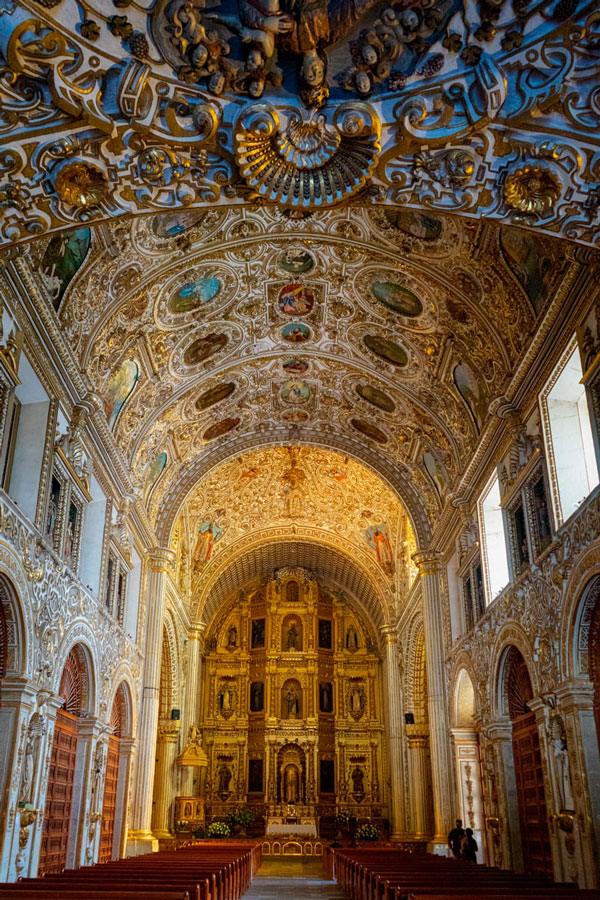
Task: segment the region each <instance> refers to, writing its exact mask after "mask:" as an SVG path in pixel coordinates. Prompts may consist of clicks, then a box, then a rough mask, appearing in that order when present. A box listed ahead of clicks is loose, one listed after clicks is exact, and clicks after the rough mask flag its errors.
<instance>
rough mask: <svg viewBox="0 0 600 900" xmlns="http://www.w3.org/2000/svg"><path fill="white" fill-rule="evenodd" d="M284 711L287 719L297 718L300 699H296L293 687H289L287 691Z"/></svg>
mask: <svg viewBox="0 0 600 900" xmlns="http://www.w3.org/2000/svg"><path fill="white" fill-rule="evenodd" d="M285 703H286V712H287V717H286V718H288V719H296V718H298V714H299V712H300V701H299V699H298V694H297V693H296V691H295V690H294V688H293V687H291V688H290V689H289V691H288V692H287V695H286V698H285Z"/></svg>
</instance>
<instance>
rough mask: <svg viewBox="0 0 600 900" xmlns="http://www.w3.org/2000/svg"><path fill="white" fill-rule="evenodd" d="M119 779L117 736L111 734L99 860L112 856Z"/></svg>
mask: <svg viewBox="0 0 600 900" xmlns="http://www.w3.org/2000/svg"><path fill="white" fill-rule="evenodd" d="M118 781H119V738H118V737H114V735H111V736H110V737H109V739H108V753H107V756H106V776H105V780H104V801H103V803H102V830H101V832H100V851H99V854H98V861H99V862H108V860H109V859H111V858H112V851H113V839H114V834H115V814H116V811H117V786H118Z"/></svg>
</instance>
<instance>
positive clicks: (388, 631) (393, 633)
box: [379, 625, 398, 644]
mask: <svg viewBox="0 0 600 900" xmlns="http://www.w3.org/2000/svg"><path fill="white" fill-rule="evenodd" d="M379 633H380V634H381V636H382V638H383V642H384V644H395V643H397V641H398V632H397V630H396V626H395V625H382V626H381V628H380V629H379Z"/></svg>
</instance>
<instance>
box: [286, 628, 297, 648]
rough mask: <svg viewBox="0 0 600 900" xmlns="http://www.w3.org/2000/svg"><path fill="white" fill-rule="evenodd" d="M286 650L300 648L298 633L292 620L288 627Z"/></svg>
mask: <svg viewBox="0 0 600 900" xmlns="http://www.w3.org/2000/svg"><path fill="white" fill-rule="evenodd" d="M286 649H287V650H299V649H300V633H299V631H298V628H297V627H296V623H295V622H292V624H291V625H290V627H289V629H288V633H287V642H286Z"/></svg>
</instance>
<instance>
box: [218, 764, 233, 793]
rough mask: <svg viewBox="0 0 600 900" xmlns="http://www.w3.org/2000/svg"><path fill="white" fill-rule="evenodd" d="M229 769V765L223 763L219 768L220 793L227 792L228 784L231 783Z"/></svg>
mask: <svg viewBox="0 0 600 900" xmlns="http://www.w3.org/2000/svg"><path fill="white" fill-rule="evenodd" d="M231 778H232V775H231V769H230V768H229V766H226V765H225V764H223V765H222V766H221V768H220V769H219V793H220V794H228V793H229V786H230V784H231Z"/></svg>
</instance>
